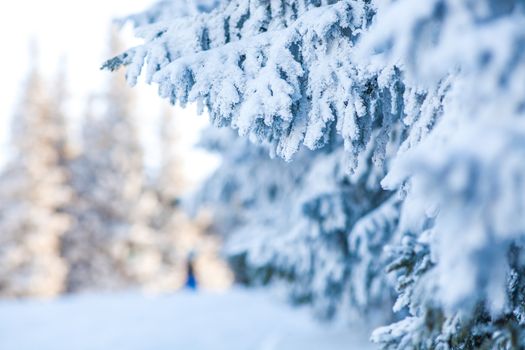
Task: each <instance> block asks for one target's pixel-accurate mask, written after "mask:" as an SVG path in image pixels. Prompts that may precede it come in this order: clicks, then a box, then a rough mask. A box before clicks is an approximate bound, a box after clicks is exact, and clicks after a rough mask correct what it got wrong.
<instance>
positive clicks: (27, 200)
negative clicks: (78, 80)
mask: <svg viewBox="0 0 525 350" xmlns="http://www.w3.org/2000/svg"><path fill="white" fill-rule="evenodd" d="M32 53H33V54H34V55H33V57H32V59H33V60H34V62H35V63H33V66H32V67H31V69H30V72H29V75H28V78H27V81H26V83H25V86H24V89H23V96H22V99H21V101H20V102H19V105H18V108H17V110H16V113H15V116H14V118H13V123H12V125H13V127H12V130H11V139H12V144H13V153H12V155H11V159H10V161H9V162H8V163H7V165H6V166H5V168H4V169H3V172H2V175H1V176H0V295H2V296H8V297H51V296H55V295H57V294H58V293H60V292H62V291H63V288H64V280H65V277H66V273H67V266H66V264H65V262H64V261H63V259H62V258H61V256H60V240H61V237H62V236H63V234H64V233H65V232H66V230H67V229H68V227H69V225H70V222H71V220H70V218H69V217H68V215H67V214H65V213H64V208H65V207H66V206H67V205H68V203H69V201H70V195H71V192H70V190H69V187H68V186H67V182H68V169H67V167H66V166H65V163H64V161H65V159H67V157H68V155H67V147H66V144H67V130H66V124H65V119H64V114H63V111H62V103H61V101H62V100H61V99H60V98H61V96H62V94H63V92H64V90H63V89H64V77H63V76H60V77H59V79H58V81H57V82H55V84H53V86H55V87H56V89H53V90H52V89H50V86H49V85H48V84H47V83H46V82H45V81H44V79H43V77H42V75H41V73H40V71H39V69H38V63H36V62H37V61H38V59H37V55H36V54H35V51H33V52H32Z"/></svg>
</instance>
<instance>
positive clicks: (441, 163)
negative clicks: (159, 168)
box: [104, 0, 525, 349]
mask: <svg viewBox="0 0 525 350" xmlns="http://www.w3.org/2000/svg"><path fill="white" fill-rule="evenodd" d="M166 4H168V2H162V3H159V5H157V6H155V7H153V9H152V10H151V11H150V12H147V13H149V15H145V16H138V17H137V16H134V17H131V20H132V21H135V23H136V24H137V25H138V26H139V27H138V29H137V34H138V35H139V36H140V37H142V38H143V39H144V43H143V44H142V45H139V46H137V47H135V48H131V49H129V50H128V51H126V52H124V53H122V54H121V55H119V56H117V57H115V58H113V59H111V60H109V61H108V62H106V64H105V65H104V67H105V68H108V69H111V70H114V69H117V68H118V67H120V66H122V65H124V66H127V67H128V70H127V78H128V80H129V82H130V83H131V84H135V83H136V82H137V77H138V76H139V75H140V74H141V71H142V70H145V72H144V75H145V76H146V80H147V81H148V82H154V83H156V84H158V86H159V95H160V96H161V97H163V98H167V99H169V100H170V101H171V102H172V103H176V102H179V103H181V104H182V105H184V104H186V103H188V102H197V103H198V104H200V105H201V106H202V107H203V108H206V110H207V112H208V113H209V115H210V118H211V121H212V122H213V124H214V125H215V126H227V127H229V128H230V129H233V130H236V131H237V132H238V133H239V134H240V135H241V136H246V137H247V138H248V139H249V140H250V141H252V142H253V143H256V144H258V146H248V145H247V144H246V141H243V140H237V139H235V137H233V136H232V134H231V132H230V133H226V132H225V135H224V136H220V137H217V136H216V134H215V132H210V134H209V135H207V136H205V137H206V140H205V141H204V143H209V144H210V145H211V146H212V147H214V148H216V149H219V150H220V152H221V153H222V154H223V155H224V160H225V161H224V163H223V166H222V167H221V168H220V169H219V170H218V172H217V173H216V174H215V175H214V176H213V178H212V179H211V180H210V182H209V183H208V184H207V187H205V189H204V190H203V191H204V194H203V195H202V197H203V198H204V199H203V201H204V202H206V201H209V202H212V203H215V206H218V207H221V206H222V209H220V210H219V214H220V215H219V214H218V215H219V216H218V217H220V218H222V219H223V220H224V223H225V227H226V228H227V230H226V229H225V231H227V234H228V236H229V237H230V238H229V240H230V242H231V243H230V244H231V245H232V246H234V247H235V249H234V250H233V252H234V255H235V256H237V257H241V260H237V262H239V261H240V266H243V267H246V268H247V269H248V271H255V272H254V273H253V274H254V276H250V275H248V276H244V277H245V278H248V279H251V278H256V279H257V278H259V277H260V276H262V279H263V280H268V279H279V280H284V281H286V282H287V284H288V285H289V287H290V291H291V295H292V296H293V297H294V299H299V300H301V301H308V302H311V303H312V304H314V306H316V307H319V308H320V309H321V310H324V312H322V314H323V315H331V314H333V313H334V311H336V310H346V308H344V307H341V306H342V305H343V304H344V303H346V302H347V301H350V303H349V305H351V310H357V311H358V312H361V313H362V314H366V315H370V314H372V313H373V311H374V310H377V309H378V308H379V309H381V306H382V305H384V304H385V303H388V301H389V300H390V295H391V290H392V289H393V288H395V290H396V293H397V301H396V302H395V303H394V302H392V305H391V306H393V310H394V311H395V312H397V313H398V317H399V318H401V320H400V321H399V322H395V323H391V324H390V325H387V326H385V327H382V328H379V329H377V330H376V331H375V332H374V334H373V336H372V339H373V340H374V341H375V342H377V343H378V344H380V345H381V346H382V347H383V348H385V349H436V348H438V349H477V348H487V349H518V348H522V347H524V346H525V334H524V332H523V321H522V319H523V312H522V310H521V306H520V300H522V297H523V290H522V288H521V287H520V286H521V284H522V283H521V279H522V270H523V261H522V260H523V259H522V254H523V253H522V250H523V249H522V246H523V234H524V232H525V221H524V220H525V209H524V208H525V204H524V202H523V201H524V198H525V193H524V189H525V186H524V185H523V183H524V177H525V173H524V170H525V167H524V165H523V159H525V157H524V156H525V154H524V153H525V147H524V146H525V133H524V130H525V129H524V127H525V126H524V124H523V117H524V114H525V84H524V83H523V82H524V81H525V3H524V2H523V1H522V0H505V1H499V0H464V1H460V0H429V1H419V0H397V1H390V0H340V1H335V0H334V1H323V0H287V1H284V0H283V1H267V0H230V1H226V0H225V1H222V2H221V3H220V4H219V5H218V6H217V7H216V8H215V9H214V10H212V11H210V12H204V13H195V12H187V11H186V12H176V11H173V12H170V11H171V10H173V9H174V7H170V6H168V5H166ZM166 6H167V7H166ZM165 8H170V9H171V10H170V11H167V10H164V9H165ZM151 13H154V14H155V15H151ZM139 19H140V20H139ZM144 67H145V68H144ZM303 146H306V147H303ZM308 149H310V150H308ZM265 154H269V155H270V156H272V157H273V156H277V157H280V158H283V159H284V160H286V161H290V163H284V162H282V161H280V160H279V159H273V160H271V159H267V158H265ZM387 271H389V272H388V273H387ZM382 315H383V320H384V322H388V319H389V318H390V314H389V313H388V312H384V311H383V312H382Z"/></svg>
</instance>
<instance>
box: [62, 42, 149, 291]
mask: <svg viewBox="0 0 525 350" xmlns="http://www.w3.org/2000/svg"><path fill="white" fill-rule="evenodd" d="M120 45H121V43H120V39H119V38H118V35H117V34H116V32H112V38H111V42H110V49H111V52H115V51H118V50H119V48H120V47H121V46H120ZM133 99H134V97H133V94H132V92H131V91H129V88H127V86H126V85H125V82H123V77H122V76H114V77H111V79H110V80H109V82H108V86H107V91H106V92H105V93H104V94H103V95H99V96H95V97H93V98H92V99H91V101H90V102H89V106H88V110H87V112H86V117H85V120H84V124H83V126H82V150H81V152H80V153H79V155H78V157H76V159H74V160H73V161H72V162H71V169H72V179H73V188H74V192H75V197H76V200H75V205H74V207H73V208H71V209H70V210H71V212H72V215H73V216H74V217H75V225H74V226H73V227H71V229H70V230H69V232H68V233H67V234H66V235H65V236H64V241H63V253H64V256H65V258H66V260H67V261H68V264H69V265H70V273H69V275H68V283H67V284H68V290H69V291H77V290H85V289H115V288H122V287H125V286H129V285H130V284H132V283H133V281H134V276H133V273H134V272H132V271H129V269H128V267H129V266H130V264H131V263H130V261H129V260H131V259H135V258H138V256H137V254H136V253H138V252H136V251H135V250H137V249H139V248H138V247H134V248H131V247H130V245H131V243H129V242H128V240H130V239H132V237H133V238H136V240H137V242H138V243H137V246H140V242H143V243H144V244H148V243H147V241H148V239H147V238H144V236H148V235H149V229H148V228H147V227H146V226H145V225H143V223H142V222H141V220H140V218H141V216H140V215H138V214H137V213H136V212H137V210H138V208H139V207H140V205H139V204H140V203H141V201H140V199H141V195H142V190H143V184H144V175H143V160H142V156H143V154H142V153H143V152H142V147H141V144H140V141H139V138H138V133H137V130H136V126H135V123H136V121H135V120H134V118H135V114H134V103H133ZM128 243H129V244H128ZM138 255H139V256H140V254H138ZM140 257H142V256H140ZM143 266H144V267H143V268H147V266H149V265H148V264H147V262H144V261H143ZM135 273H139V272H137V271H135Z"/></svg>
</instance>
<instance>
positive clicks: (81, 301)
mask: <svg viewBox="0 0 525 350" xmlns="http://www.w3.org/2000/svg"><path fill="white" fill-rule="evenodd" d="M371 348H372V347H371V346H370V344H369V343H368V335H367V332H365V331H364V330H360V331H358V330H355V329H354V330H349V329H348V328H343V327H333V326H332V327H326V326H323V325H320V324H318V323H316V322H315V321H313V320H312V319H311V318H310V316H309V314H308V312H307V310H296V309H291V308H289V307H287V306H285V305H283V304H282V303H281V302H279V301H276V300H274V299H272V298H271V297H269V296H268V295H267V294H263V293H256V292H247V291H243V290H234V291H229V292H227V293H224V294H210V293H202V292H200V293H192V292H189V291H183V292H178V293H175V294H172V295H169V296H160V297H148V296H144V295H141V294H138V293H128V294H117V295H83V296H75V297H67V298H62V299H59V300H55V301H30V300H27V301H9V302H7V301H3V302H0V349H1V350H222V349H225V350H296V349H297V350H314V349H316V350H317V349H319V350H339V349H347V350H353V349H357V350H363V349H371Z"/></svg>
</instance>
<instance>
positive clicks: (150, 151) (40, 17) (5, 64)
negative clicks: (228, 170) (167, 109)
mask: <svg viewBox="0 0 525 350" xmlns="http://www.w3.org/2000/svg"><path fill="white" fill-rule="evenodd" d="M152 2H153V0H85V1H78V0H73V1H72V0H69V1H68V0H17V1H5V2H3V4H2V5H0V45H1V49H0V79H2V84H1V86H2V89H1V90H0V164H1V162H2V161H3V160H4V158H5V154H6V149H7V146H8V145H7V139H8V132H9V118H10V117H11V115H12V112H13V106H14V105H15V104H16V103H17V100H18V94H19V92H20V86H21V83H22V82H23V81H24V79H25V73H26V70H27V67H28V66H29V62H30V61H29V57H28V55H29V50H28V48H29V42H30V40H31V39H36V40H37V42H38V47H39V56H40V67H41V70H42V71H43V73H44V74H46V75H48V76H49V77H53V76H54V74H55V72H56V70H57V66H58V62H59V61H60V58H61V57H65V58H66V59H67V67H68V77H69V81H68V84H69V90H70V94H71V97H72V102H71V106H72V111H73V117H74V118H78V117H80V116H81V114H82V112H83V99H84V98H85V95H86V94H87V93H89V92H92V91H96V90H97V88H99V87H100V86H101V84H102V83H103V82H104V80H105V79H107V77H108V74H110V73H108V72H103V71H100V70H99V67H100V65H101V63H102V62H103V61H104V58H106V57H105V56H104V54H105V53H106V48H107V43H108V33H109V28H110V22H111V19H112V18H115V17H119V16H124V15H127V14H131V13H135V12H138V11H140V10H142V9H144V8H147V7H148V6H149V5H150V4H151V3H152ZM139 85H140V86H139V88H138V89H137V88H136V89H137V90H138V91H137V92H138V95H139V96H141V99H140V101H139V106H140V108H139V111H140V112H141V113H140V115H141V120H140V123H141V128H140V129H141V131H142V134H143V135H142V136H143V139H144V140H145V143H146V145H147V149H146V162H147V165H148V166H150V167H151V166H153V165H154V164H155V162H156V161H157V155H158V152H157V150H156V149H155V146H156V144H157V143H156V140H155V137H156V136H155V135H153V132H154V130H155V128H156V124H155V118H156V115H148V111H152V110H154V111H156V110H157V109H158V108H159V104H160V102H159V98H158V97H157V96H156V94H155V88H154V87H149V86H145V84H144V83H142V84H140V83H139ZM175 116H176V119H177V123H180V124H181V125H180V128H179V134H180V135H181V138H182V139H181V141H180V142H181V145H180V147H181V151H182V152H183V154H185V155H186V157H185V172H186V174H187V175H188V177H190V179H193V180H196V181H198V180H200V179H202V178H203V177H205V176H206V175H207V174H209V172H210V171H211V170H212V169H213V168H214V167H215V166H216V164H217V162H218V160H217V158H216V157H212V156H211V155H209V154H206V153H205V152H203V151H198V150H194V149H193V147H192V146H193V144H194V143H195V142H196V140H197V139H198V131H199V130H200V129H201V128H202V127H203V126H205V125H206V124H207V117H206V116H197V115H196V113H195V108H192V107H191V106H190V108H187V109H186V110H182V109H180V108H176V110H175Z"/></svg>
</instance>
